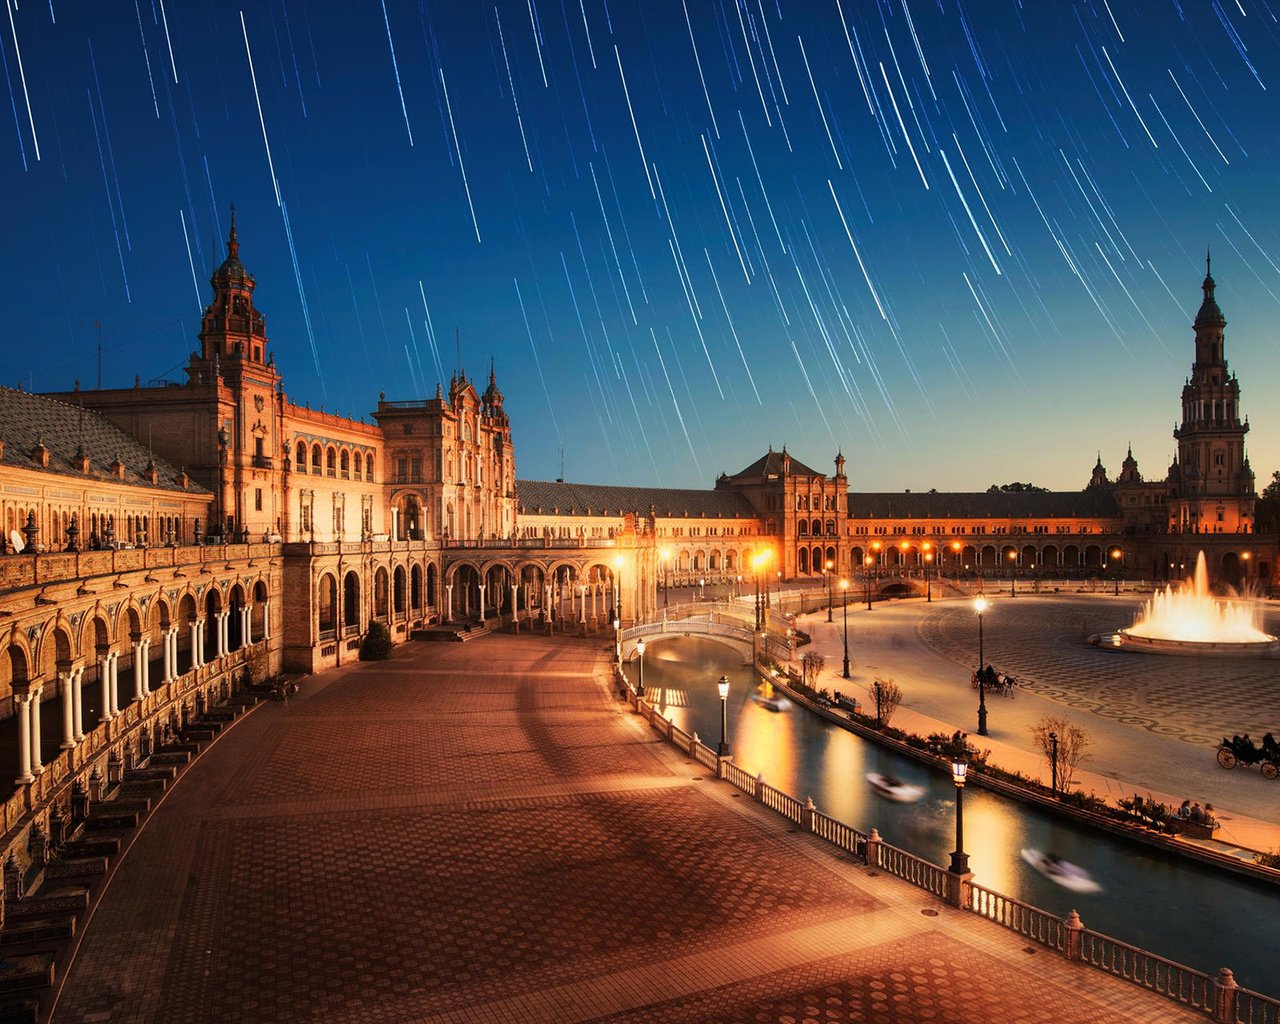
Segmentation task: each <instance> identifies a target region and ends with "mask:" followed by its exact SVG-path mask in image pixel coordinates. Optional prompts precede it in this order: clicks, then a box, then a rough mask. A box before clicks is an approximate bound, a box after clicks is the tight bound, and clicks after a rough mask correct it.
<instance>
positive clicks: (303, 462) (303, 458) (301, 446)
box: [294, 441, 307, 473]
mask: <svg viewBox="0 0 1280 1024" xmlns="http://www.w3.org/2000/svg"><path fill="white" fill-rule="evenodd" d="M294 465H295V466H296V467H297V470H298V472H299V473H305V472H306V471H307V446H306V444H305V443H304V442H302V441H299V442H298V456H297V458H296V459H294Z"/></svg>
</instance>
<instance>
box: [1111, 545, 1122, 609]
mask: <svg viewBox="0 0 1280 1024" xmlns="http://www.w3.org/2000/svg"><path fill="white" fill-rule="evenodd" d="M1123 558H1124V552H1123V551H1121V550H1120V549H1119V548H1112V549H1111V561H1113V562H1115V564H1116V597H1119V596H1120V573H1121V572H1123V571H1124V562H1123V561H1122V559H1123Z"/></svg>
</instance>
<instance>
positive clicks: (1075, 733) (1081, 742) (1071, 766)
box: [1031, 715, 1089, 793]
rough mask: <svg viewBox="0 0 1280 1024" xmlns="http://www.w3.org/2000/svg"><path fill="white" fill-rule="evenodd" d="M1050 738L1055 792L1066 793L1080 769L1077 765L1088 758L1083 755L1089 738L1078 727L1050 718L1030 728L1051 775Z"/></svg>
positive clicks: (1064, 720) (1059, 719)
mask: <svg viewBox="0 0 1280 1024" xmlns="http://www.w3.org/2000/svg"><path fill="white" fill-rule="evenodd" d="M1050 734H1053V735H1054V736H1056V737H1057V743H1056V753H1057V759H1058V763H1057V772H1058V791H1059V792H1061V793H1065V792H1067V791H1068V790H1070V789H1071V787H1072V784H1073V783H1074V782H1075V778H1076V769H1077V768H1079V767H1080V762H1082V761H1083V760H1085V758H1087V757H1088V756H1089V755H1088V754H1087V753H1085V750H1086V749H1087V748H1088V746H1089V735H1088V733H1086V732H1085V731H1084V730H1083V729H1081V728H1080V726H1078V725H1073V724H1072V723H1071V722H1068V721H1067V720H1066V719H1065V718H1052V717H1050V716H1049V715H1046V716H1045V717H1044V718H1042V719H1040V721H1038V722H1037V723H1036V724H1035V725H1033V726H1031V737H1032V739H1033V740H1034V741H1035V745H1036V746H1037V747H1038V748H1039V750H1040V752H1041V753H1042V754H1044V758H1045V760H1046V761H1048V762H1049V770H1050V772H1052V771H1053V770H1054V763H1053V758H1054V754H1055V743H1054V741H1053V739H1051V738H1050Z"/></svg>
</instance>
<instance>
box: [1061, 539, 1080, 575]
mask: <svg viewBox="0 0 1280 1024" xmlns="http://www.w3.org/2000/svg"><path fill="white" fill-rule="evenodd" d="M1062 564H1063V567H1064V568H1067V569H1079V568H1080V548H1079V546H1078V545H1075V544H1068V545H1067V546H1066V547H1065V548H1063V549H1062Z"/></svg>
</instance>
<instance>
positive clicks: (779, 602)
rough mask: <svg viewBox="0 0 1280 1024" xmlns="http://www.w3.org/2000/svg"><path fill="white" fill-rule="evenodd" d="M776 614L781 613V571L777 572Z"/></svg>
mask: <svg viewBox="0 0 1280 1024" xmlns="http://www.w3.org/2000/svg"><path fill="white" fill-rule="evenodd" d="M766 596H767V595H766ZM778 613H779V614H781V613H782V570H781V569H779V570H778Z"/></svg>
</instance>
